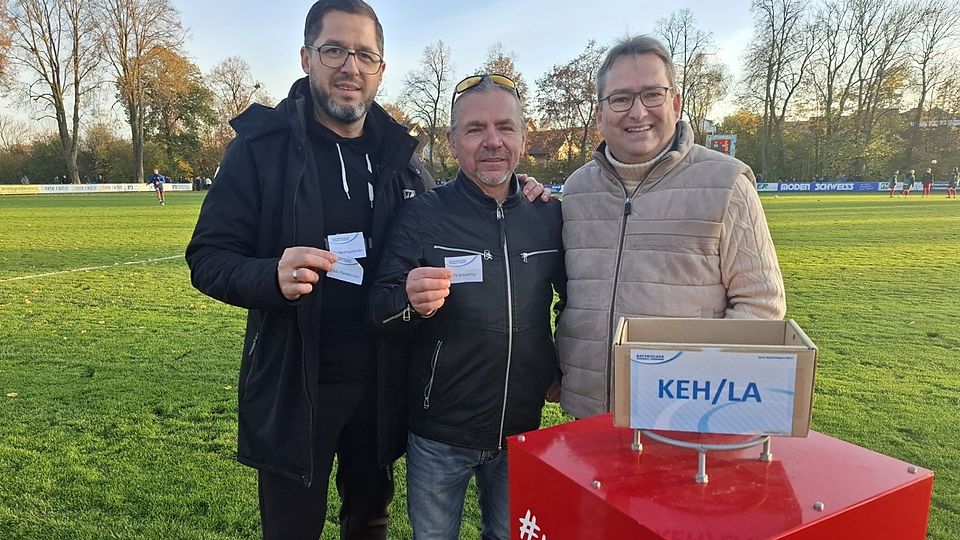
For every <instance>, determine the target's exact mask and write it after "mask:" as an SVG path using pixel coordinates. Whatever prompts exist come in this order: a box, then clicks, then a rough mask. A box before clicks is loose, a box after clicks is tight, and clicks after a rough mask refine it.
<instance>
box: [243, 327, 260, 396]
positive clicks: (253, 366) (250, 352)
mask: <svg viewBox="0 0 960 540" xmlns="http://www.w3.org/2000/svg"><path fill="white" fill-rule="evenodd" d="M266 319H267V315H266V313H264V314H263V315H261V316H260V320H259V321H258V322H259V324H258V325H257V331H256V333H254V335H253V339H252V340H250V346H249V347H247V348H246V350H245V351H244V353H245V355H246V358H245V359H244V360H245V362H244V363H245V364H246V366H245V367H246V371H245V372H244V373H242V375H243V380H242V381H241V385H240V391H242V392H243V394H246V393H247V392H246V391H247V390H248V389H249V387H250V382H251V379H253V378H255V374H256V373H257V370H258V369H260V365H259V364H260V363H259V362H258V361H257V360H258V359H259V358H260V357H261V356H263V355H262V354H259V353H260V349H262V348H263V345H262V344H261V343H260V340H261V339H263V336H264V332H263V331H264V328H265V326H266Z"/></svg>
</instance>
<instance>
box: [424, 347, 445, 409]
mask: <svg viewBox="0 0 960 540" xmlns="http://www.w3.org/2000/svg"><path fill="white" fill-rule="evenodd" d="M442 346H443V340H442V339H441V340H439V341H437V346H436V348H434V349H433V360H432V361H431V362H430V380H429V381H427V386H426V387H424V389H423V408H424V409H429V408H430V392H432V391H433V379H434V377H436V376H437V360H439V359H440V347H442Z"/></svg>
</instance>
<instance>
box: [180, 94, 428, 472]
mask: <svg viewBox="0 0 960 540" xmlns="http://www.w3.org/2000/svg"><path fill="white" fill-rule="evenodd" d="M308 95H309V90H308V85H307V79H306V78H304V79H300V80H299V81H297V82H296V83H295V84H294V85H293V87H292V88H291V89H290V94H289V96H288V97H287V98H286V99H284V100H283V101H281V102H280V103H279V104H278V105H277V107H276V108H275V109H270V108H267V107H263V106H261V105H254V106H252V107H250V108H249V109H247V111H246V112H244V113H243V114H241V115H240V116H238V117H237V118H235V119H234V120H233V122H231V125H233V127H234V129H235V130H236V132H237V137H236V138H235V139H234V140H233V141H232V142H231V143H230V145H229V146H228V147H227V151H226V154H225V155H224V158H223V161H222V162H221V166H220V171H219V172H218V174H217V180H216V181H215V182H214V183H213V186H212V187H211V189H210V192H209V193H208V194H207V197H206V199H205V200H204V203H203V208H202V209H201V210H200V217H199V219H198V220H197V226H196V229H195V230H194V233H193V239H192V240H191V241H190V244H189V245H188V246H187V253H186V258H187V263H188V265H189V266H190V272H191V279H192V281H193V284H194V286H195V287H196V288H197V289H199V290H200V291H202V292H203V293H204V294H207V295H209V296H212V297H213V298H216V299H218V300H221V301H223V302H226V303H228V304H232V305H235V306H239V307H242V308H245V309H247V310H248V313H247V329H246V338H245V339H244V345H243V356H242V360H241V363H240V381H239V386H238V392H239V396H238V399H239V410H238V415H239V423H240V426H239V434H238V435H239V443H238V446H239V447H238V451H237V459H238V460H239V461H240V462H241V463H244V464H246V465H250V466H252V467H255V468H258V469H263V470H268V471H272V472H274V473H277V474H281V475H283V476H286V477H289V478H292V479H295V480H298V481H300V482H302V483H304V484H305V485H308V486H309V485H310V483H311V481H312V479H313V465H312V464H313V456H312V451H313V448H314V440H313V438H314V434H313V418H314V417H315V416H316V415H320V414H324V411H321V410H318V408H317V398H316V396H317V394H318V392H319V374H318V373H319V372H318V364H319V354H320V346H319V343H318V338H317V332H316V331H311V329H315V328H317V327H318V325H319V324H320V322H319V321H320V315H321V302H322V301H323V287H322V281H323V280H321V283H320V284H318V286H317V287H315V289H314V292H313V293H311V294H309V295H307V296H305V297H303V298H301V299H299V300H297V301H296V302H289V301H287V300H286V299H285V298H284V297H283V295H282V294H281V293H280V288H279V286H278V285H277V263H278V261H279V259H280V256H281V255H282V254H283V251H284V249H286V248H287V247H291V246H313V247H318V248H321V249H325V248H324V230H323V215H322V208H318V207H317V206H316V205H315V204H314V205H312V206H311V205H308V204H306V203H305V202H304V198H303V197H298V195H299V194H301V193H302V191H303V189H305V188H304V183H305V182H306V181H307V180H308V179H311V178H316V177H317V169H316V167H317V164H316V163H315V160H314V158H313V155H312V150H311V146H310V144H309V142H308V140H307V136H306V131H305V120H304V119H305V118H306V116H305V114H304V108H305V107H310V106H311V105H310V102H309V100H308V99H307V98H306V96H308ZM368 122H378V125H379V126H380V128H381V130H382V132H383V141H382V145H381V149H382V156H383V159H382V163H383V165H382V167H381V170H380V171H379V175H380V176H379V178H378V180H377V184H376V186H377V187H376V190H377V192H376V201H377V202H376V205H375V207H374V215H373V234H372V240H373V244H372V248H371V250H370V252H369V256H370V257H371V260H372V262H373V264H375V263H376V261H377V260H378V258H379V257H380V255H381V253H382V249H381V248H382V247H383V239H384V238H385V236H386V231H387V228H388V224H389V222H390V221H391V220H392V219H393V217H394V213H395V211H396V209H397V207H398V206H400V203H401V202H403V200H404V199H405V198H409V197H412V196H413V195H415V194H416V193H422V192H424V191H425V190H427V189H430V188H432V187H434V186H435V183H434V181H433V179H432V178H431V177H430V175H429V174H428V173H427V172H426V171H425V170H424V168H423V165H422V164H420V162H419V160H417V158H416V157H415V156H414V150H415V149H416V146H417V141H416V140H415V139H414V138H412V137H410V136H409V135H408V134H407V132H406V128H404V127H403V126H401V125H399V124H397V123H396V122H394V121H393V119H392V118H390V116H389V115H387V113H386V112H384V111H383V109H381V108H380V107H379V106H377V105H376V104H374V106H373V108H372V109H371V110H370V112H369V113H368ZM319 166H327V164H319ZM329 166H331V167H334V166H337V167H339V164H329ZM404 345H405V344H404V343H403V337H402V336H384V337H383V339H381V340H379V342H378V344H377V410H378V414H377V426H378V431H377V448H378V455H379V458H380V461H381V464H383V465H386V464H388V463H391V462H392V461H393V460H394V459H396V458H398V457H399V456H400V455H402V453H403V451H404V449H405V442H406V422H405V418H404V409H403V407H402V403H403V399H404V394H405V391H404V388H405V386H404V379H405V376H406V373H405V369H404V367H403V362H402V360H403V357H404Z"/></svg>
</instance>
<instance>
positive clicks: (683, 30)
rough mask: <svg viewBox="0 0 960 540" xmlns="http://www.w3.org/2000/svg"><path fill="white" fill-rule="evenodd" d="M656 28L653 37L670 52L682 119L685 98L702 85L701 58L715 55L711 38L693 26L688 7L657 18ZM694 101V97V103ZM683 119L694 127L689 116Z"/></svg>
mask: <svg viewBox="0 0 960 540" xmlns="http://www.w3.org/2000/svg"><path fill="white" fill-rule="evenodd" d="M656 28H657V29H656V33H657V35H659V36H660V37H662V38H663V40H664V41H665V42H666V46H667V50H669V51H670V56H671V57H672V58H673V64H674V66H676V68H677V79H678V80H677V85H678V86H679V90H680V95H681V96H683V97H684V99H683V101H682V102H681V105H680V117H681V118H683V117H684V113H685V112H687V111H686V107H687V103H688V99H686V98H687V97H688V96H690V95H691V94H692V93H694V92H698V91H700V90H701V89H700V88H698V87H697V86H696V85H697V83H699V82H703V80H702V69H703V67H704V59H703V58H702V56H703V55H704V54H712V53H713V52H715V51H714V44H713V37H712V35H711V33H710V32H705V31H703V30H701V29H700V28H698V27H697V20H696V19H695V18H694V17H693V12H691V11H690V9H689V8H684V9H681V10H679V11H674V12H673V13H671V14H670V16H669V17H666V18H663V19H659V20H658V21H657V24H656ZM694 70H697V73H693V71H694ZM704 90H705V91H707V92H709V91H710V90H709V89H704ZM691 97H693V96H691ZM696 99H697V98H696V97H694V100H696ZM686 116H687V118H688V119H689V120H690V123H691V124H694V122H693V119H692V118H690V115H689V114H687V115H686ZM695 129H697V128H695Z"/></svg>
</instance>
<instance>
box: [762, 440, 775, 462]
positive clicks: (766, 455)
mask: <svg viewBox="0 0 960 540" xmlns="http://www.w3.org/2000/svg"><path fill="white" fill-rule="evenodd" d="M760 461H773V452H771V451H770V437H767V440H765V441H763V450H762V451H761V452H760Z"/></svg>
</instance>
